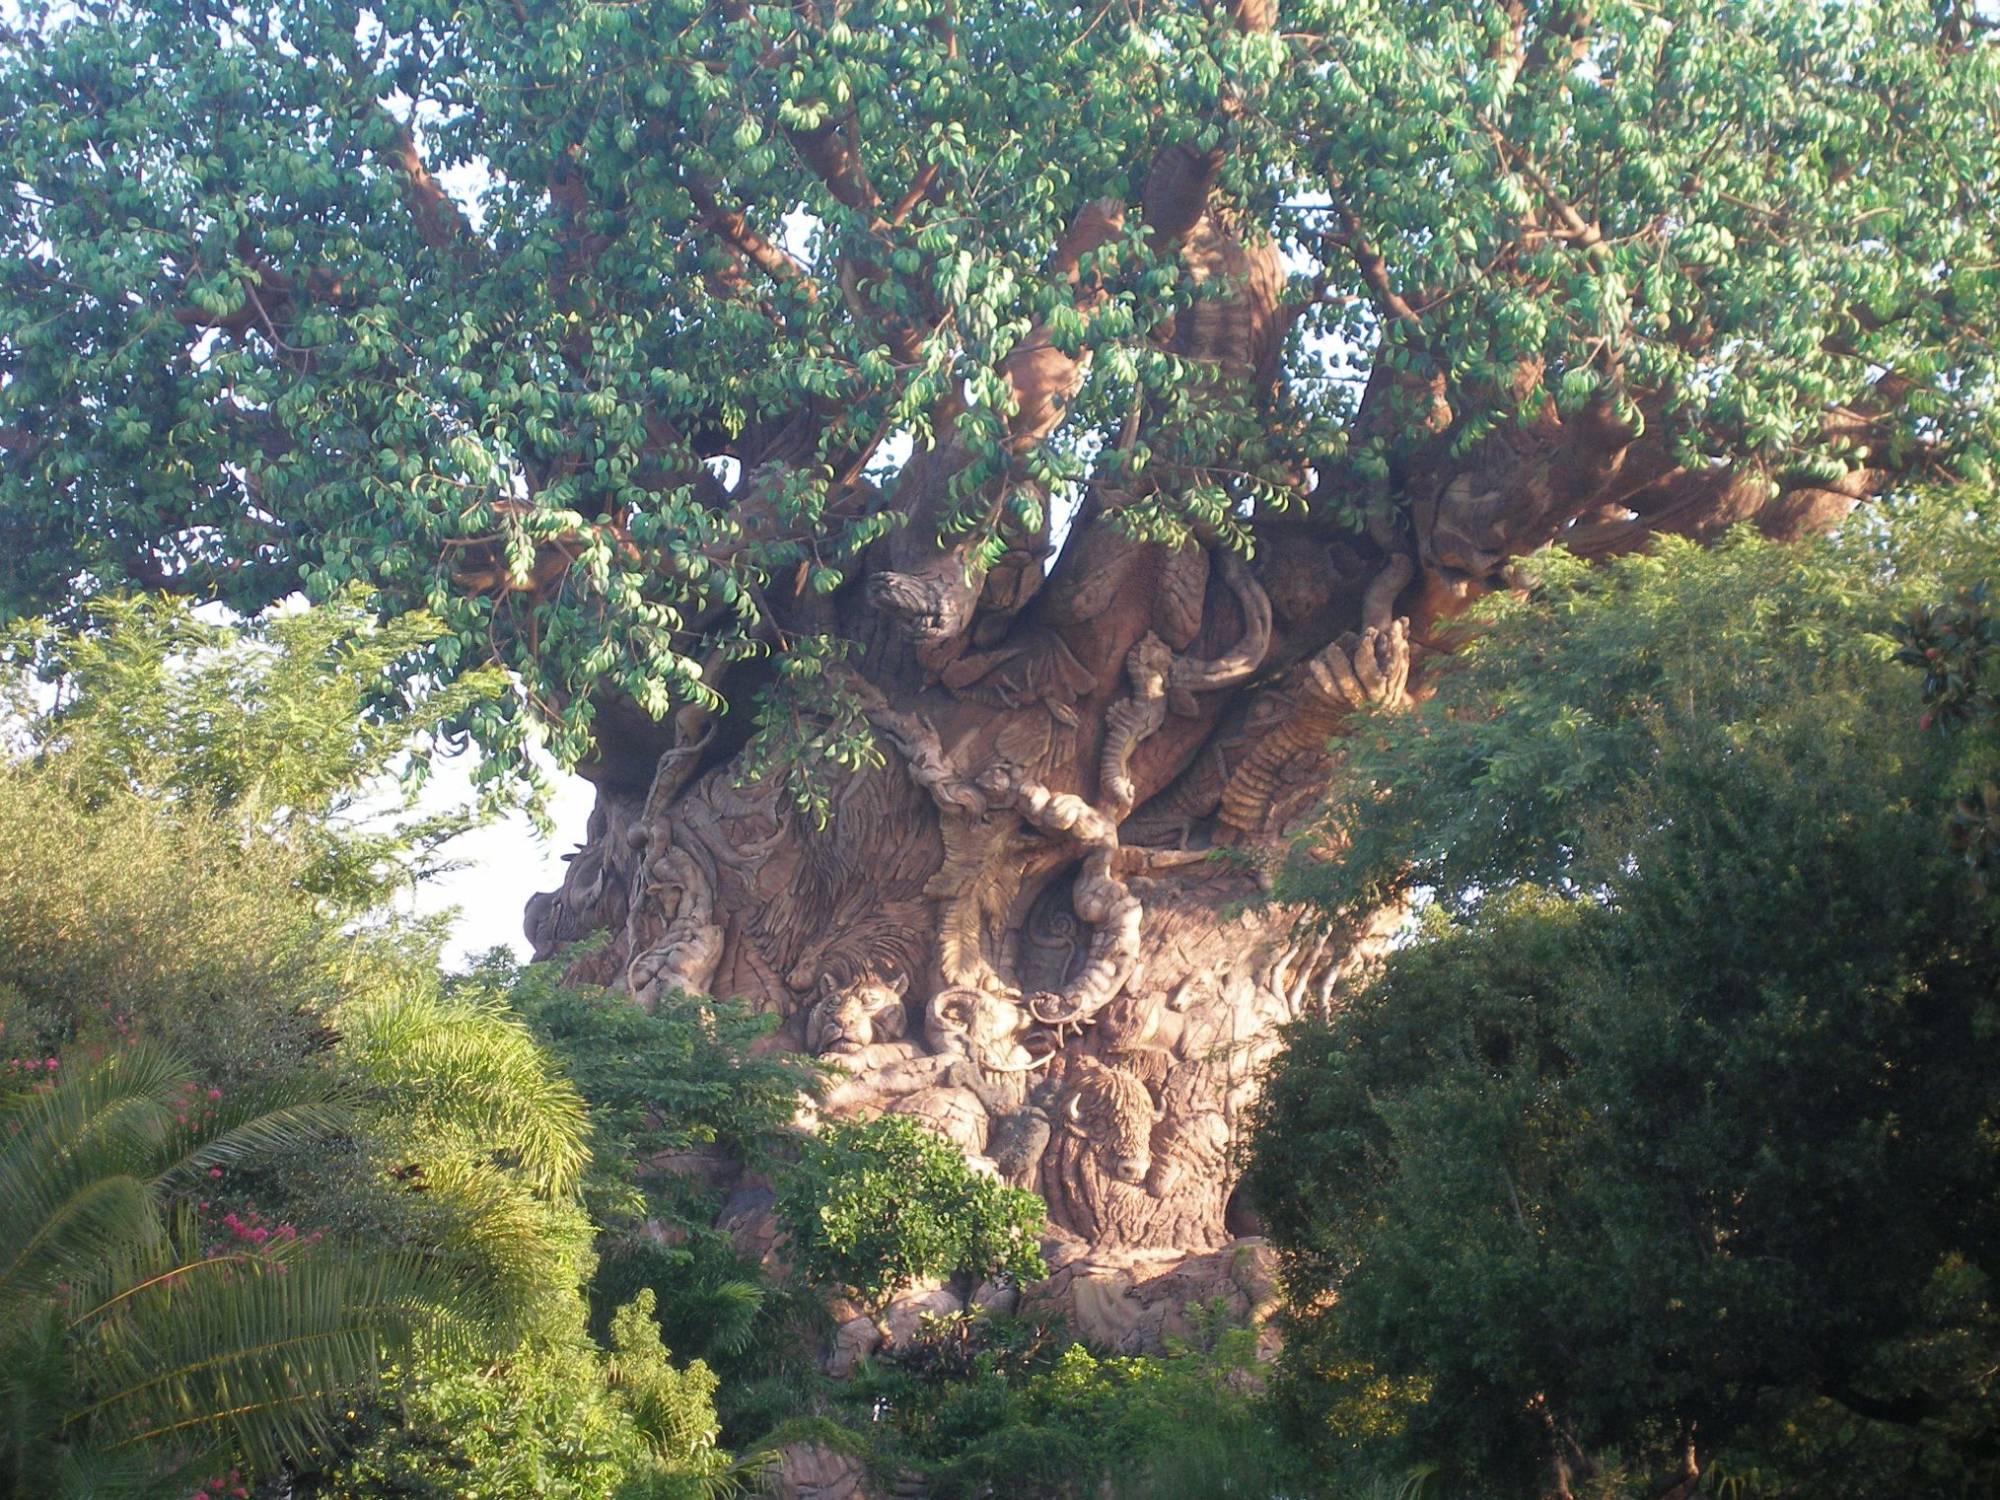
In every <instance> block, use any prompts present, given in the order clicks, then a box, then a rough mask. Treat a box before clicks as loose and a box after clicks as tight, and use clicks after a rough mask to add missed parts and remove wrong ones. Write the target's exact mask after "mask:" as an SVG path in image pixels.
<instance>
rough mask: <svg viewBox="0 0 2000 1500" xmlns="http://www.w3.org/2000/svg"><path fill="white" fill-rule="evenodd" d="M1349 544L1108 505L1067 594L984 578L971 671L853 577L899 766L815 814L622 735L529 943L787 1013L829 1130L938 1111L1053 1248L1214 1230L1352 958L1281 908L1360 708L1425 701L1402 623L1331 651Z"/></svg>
mask: <svg viewBox="0 0 2000 1500" xmlns="http://www.w3.org/2000/svg"><path fill="white" fill-rule="evenodd" d="M884 551H885V553H886V552H887V548H886V547H885V548H884ZM1308 552H1310V553H1311V555H1310V556H1308V555H1307V553H1308ZM1343 554H1344V555H1343ZM889 560H891V559H889V558H887V557H886V556H885V558H884V561H885V562H886V561H889ZM1356 562H1357V559H1356V558H1355V556H1354V554H1353V552H1352V549H1351V548H1350V547H1347V546H1345V545H1343V544H1337V543H1328V542H1325V541H1320V542H1317V543H1315V542H1313V541H1311V539H1309V538H1307V537H1304V536H1303V535H1302V536H1301V537H1299V538H1298V539H1296V542H1295V544H1294V546H1293V547H1292V548H1291V549H1289V550H1281V549H1278V548H1271V549H1269V550H1267V551H1266V552H1264V553H1263V554H1261V555H1260V558H1259V560H1257V561H1256V562H1253V563H1247V564H1246V563H1244V562H1242V561H1239V560H1238V559H1237V558H1235V557H1234V556H1233V555H1231V554H1228V553H1226V552H1222V551H1219V550H1213V549H1207V548H1198V547H1188V548H1185V549H1182V550H1180V551H1170V550H1168V549H1166V548H1165V547H1163V546H1158V545H1151V546H1137V545H1134V544H1133V543H1131V542H1130V541H1129V540H1127V539H1126V538H1125V537H1124V536H1123V535H1122V534H1120V532H1119V531H1118V530H1117V528H1116V526H1115V523H1114V521H1113V519H1112V518H1111V517H1108V516H1102V517H1097V518H1093V519H1088V520H1086V521H1084V522H1082V523H1081V525H1080V529H1079V531H1078V533H1077V534H1076V535H1075V536H1074V537H1073V538H1072V540H1071V542H1070V545H1069V546H1068V548H1067V549H1066V551H1065V554H1064V556H1063V558H1062V559H1061V561H1060V563H1059V564H1058V566H1057V567H1056V568H1055V569H1054V570H1053V572H1052V573H1051V575H1050V576H1049V578H1048V579H1047V581H1046V583H1043V582H1042V580H1041V579H1040V578H1039V576H1038V574H1039V570H1038V569H1035V570H1033V571H1032V572H1028V570H1025V569H1024V570H1022V571H1023V572H1024V573H1027V576H1026V577H1025V578H1024V577H1023V576H1020V575H1019V574H1008V573H1005V572H1004V570H1002V569H996V570H994V572H992V573H990V574H989V575H988V576H987V579H986V584H985V587H984V589H983V590H982V594H981V602H980V606H979V607H978V609H977V610H976V611H975V612H974V615H973V617H972V623H971V627H970V629H969V630H968V631H967V632H966V633H965V640H964V645H963V649H961V650H958V651H956V652H955V653H953V654H951V656H950V659H949V660H947V661H940V660H938V659H937V658H936V657H935V656H932V658H931V659H930V660H929V661H927V660H926V657H927V655H929V654H930V653H928V652H927V650H926V645H927V643H926V641H925V640H924V639H922V638H921V636H920V635H919V634H917V633H913V632H911V631H910V630H908V629H906V628H903V625H902V623H901V622H900V621H899V619H898V618H897V617H896V616H895V614H894V611H893V610H888V611H885V610H883V609H881V608H879V607H878V605H879V604H880V602H881V598H882V591H881V589H880V587H879V585H878V586H877V587H873V588H869V587H854V588H851V589H848V590H846V591H843V592H842V593H841V594H839V595H836V596H835V597H834V599H833V600H832V601H831V608H832V612H833V614H834V618H833V619H832V620H830V621H827V622H826V623H827V624H828V625H829V626H830V627H831V629H832V631H833V632H834V633H837V634H839V635H842V636H845V637H847V638H849V639H852V640H854V641H856V642H858V643H859V644H860V648H861V649H860V650H859V651H858V653H857V654H856V656H855V657H854V658H853V659H852V662H851V666H852V673H853V675H852V677H851V679H850V680H849V682H848V683H847V686H848V688H849V690H850V691H852V692H853V693H854V694H855V695H856V696H857V698H858V699H859V700H860V701H861V703H862V704H863V705H864V710H865V713H866V716H867V718H868V721H869V723H870V725H871V727H872V728H873V730H874V732H875V736H876V739H877V743H878V745H879V746H880V747H881V749H882V750H883V752H884V763H883V764H881V765H880V766H877V767H874V768H871V769H866V770H863V771H861V772H858V773H854V774H844V773H843V774H840V775H839V778H838V790H837V793H836V795H835V796H834V798H833V800H832V806H831V813H830V816H829V817H828V819H827V821H826V823H825V825H824V826H823V827H816V826H815V825H814V822H813V820H812V819H811V818H809V817H808V816H806V815H805V814H804V813H802V812H801V811H800V810H799V809H798V808H797V807H796V806H795V805H794V804H793V802H792V800H791V799H790V797H789V796H788V795H787V793H786V791H785V789H784V787H783V786H782V785H781V784H780V781H779V779H778V778H776V777H774V776H766V777H763V778H761V779H754V780H745V779H744V777H743V775H742V769H741V759H740V758H741V751H742V740H743V736H742V735H741V734H740V733H739V734H737V735H735V736H734V737H732V736H730V735H729V734H727V733H726V732H724V724H725V722H726V721H717V722H716V723H714V724H712V725H710V726H708V728H707V729H705V730H703V731H702V732H701V733H700V734H698V735H695V736H694V737H693V739H692V742H691V743H689V744H687V745H680V744H678V743H675V742H674V740H673V737H672V736H673V731H672V729H671V728H670V727H662V726H652V725H649V724H642V723H639V722H631V723H623V724H620V723H611V724H607V725H605V732H604V739H605V742H606V751H605V753H604V754H602V755H601V756H600V757H599V759H598V760H597V762H595V763H594V764H593V765H592V766H591V767H590V768H589V769H590V771H591V773H592V775H593V778H594V780H595V781H596V784H597V789H598V801H597V807H596V811H595V813H594V814H593V817H592V820H591V824H590V829H589V835H588V840H587V842H586V845H585V847H584V848H583V850H582V851H581V852H580V853H579V854H578V855H576V856H574V857H573V860H572V863H571V866H570V870H569V872H568V876H567V878H566V880H565V882H564V884H563V887H562V889H561V890H560V891H558V892H556V893H553V894H551V895H545V896H540V897H537V898H536V899H535V901H534V902H533V903H532V904H531V906H530V909H529V917H528V931H529V934H530V937H531V938H532V940H533V941H534V944H535V949H536V952H537V955H538V956H544V957H545V956H548V955H550V954H552V953H554V952H556V951H557V950H558V949H559V947H560V946H561V945H562V944H563V943H564V942H566V941H568V940H570V939H573V938H577V937H581V936H583V935H584V934H586V933H588V932H591V931H594V930H597V929H600V928H608V929H610V934H611V936H610V940H609V941H608V942H607V943H606V944H605V945H604V946H602V947H600V948H598V949H597V950H595V951H594V952H592V953H591V954H590V955H588V956H587V957H585V958H583V959H580V960H578V961H577V963H576V965H575V976H576V977H577V978H580V979H584V980H589V981H592V982H597V983H604V984H611V985H619V986H623V987H624V988H626V989H627V990H628V991H629V992H630V993H631V994H632V995H633V997H634V999H635V1000H637V1001H638V1002H640V1003H642V1004H645V1003H650V1002H651V1001H652V1000H653V999H654V998H655V997H656V996H657V995H659V994H660V993H661V992H662V990H664V989H667V988H670V987H678V988H681V989H684V990H688V991H693V992H703V993H713V994H717V995H725V996H740V997H742V998H743V999H744V1000H745V1001H747V1002H748V1003H749V1004H750V1005H751V1006H752V1007H753V1008H755V1009H757V1010H759V1011H763V1012H768V1013H771V1014H774V1015H776V1016H777V1017H778V1018H779V1019H780V1022H781V1029H780V1031H779V1037H780V1039H781V1040H782V1042H783V1044H784V1045H786V1046H788V1047H792V1048H796V1049H799V1050H802V1051H814V1052H818V1053H819V1054H821V1055H823V1056H828V1057H831V1058H834V1059H835V1060H836V1061H838V1062H839V1063H840V1064H841V1065H842V1066H844V1067H845V1068H846V1069H847V1070H848V1071H849V1072H850V1073H851V1074H852V1081H851V1083H843V1084H842V1085H841V1086H840V1087H839V1088H837V1089H836V1090H834V1092H833V1094H832V1096H831V1098H830V1099H829V1101H828V1103H827V1105H826V1109H827V1111H828V1112H829V1113H831V1114H835V1115H842V1116H845V1115H854V1114H869V1113H874V1112H877V1111H879V1110H882V1109H892V1110H897V1111H901V1112H905V1113H909V1114H913V1115H916V1116H917V1117H919V1118H921V1119H924V1120H926V1121H928V1122H930V1123H932V1124H933V1125H935V1126H936V1127H937V1128H938V1129H940V1130H942V1131H944V1132H945V1133H946V1134H948V1135H949V1136H950V1137H951V1138H952V1139H954V1140H956V1141H958V1142H959V1143H960V1144H961V1145H962V1146H963V1147H964V1148H965V1150H966V1151H967V1153H968V1155H969V1156H971V1157H972V1158H973V1159H974V1160H975V1162H979V1163H982V1164H990V1165H991V1167H992V1170H994V1171H995V1172H997V1173H998V1174H1000V1175H1002V1176H1004V1177H1005V1178H1006V1179H1007V1180H1009V1181H1010V1182H1013V1183H1015V1184H1017V1185H1020V1186H1025V1187H1033V1188H1036V1189H1037V1190H1039V1191H1040V1192H1041V1194H1042V1196H1043V1197H1044V1198H1045V1199H1046V1200H1047V1202H1048V1204H1049V1211H1050V1218H1051V1223H1052V1226H1053V1228H1054V1230H1055V1232H1056V1234H1057V1235H1058V1236H1059V1237H1061V1238H1065V1239H1068V1240H1070V1241H1072V1242H1073V1243H1074V1244H1076V1245H1077V1246H1084V1247H1089V1248H1090V1249H1091V1250H1093V1251H1095V1252H1098V1253H1100V1254H1114V1255H1116V1254H1125V1253H1130V1252H1171V1253H1173V1254H1190V1253H1195V1252H1201V1251H1207V1250H1214V1249H1217V1248H1219V1247H1221V1246H1223V1245H1224V1244H1226V1243H1227V1242H1228V1241H1229V1240H1230V1239H1231V1238H1232V1236H1233V1235H1234V1234H1235V1233H1236V1232H1237V1231H1238V1230H1240V1229H1241V1228H1242V1227H1243V1225H1244V1222H1245V1221H1244V1220H1243V1219H1242V1217H1241V1216H1240V1215H1233V1214H1232V1211H1231V1203H1230V1199H1231V1193H1232V1189H1233V1187H1234V1184H1235V1180H1236V1163H1235V1151H1234V1149H1233V1148H1234V1146H1235V1145H1236V1144H1237V1140H1238V1130H1239V1122H1240V1121H1241V1119H1242V1117H1243V1113H1244V1109H1245V1106H1246V1105H1247V1104H1248V1103H1249V1101H1250V1099H1251V1097H1252V1096H1253V1094H1254V1092H1255V1089H1256V1087H1257V1078H1258V1075H1259V1072H1260V1070H1261V1068H1262V1066H1263V1064H1264V1063H1265V1061H1266V1060H1267V1059H1268V1058H1269V1056H1270V1055H1271V1053H1272V1051H1273V1049H1274V1048H1275V1046H1276V1044H1277V1029H1278V1027H1279V1026H1280V1025H1282V1024H1283V1023H1284V1022H1286V1021H1288V1020H1292V1019H1295V1018H1296V1017H1298V1016H1299V1015H1301V1014H1302V1013H1304V1012H1306V1011H1307V1010H1310V1009H1313V1008H1315V1007H1321V1006H1324V1004H1325V1003H1326V1001H1327V998H1328V996H1329V993H1330V991H1331V989H1332V987H1333V985H1334V982H1335V980H1336V979H1337V978H1338V977H1339V976H1340V974H1341V973H1342V972H1343V970H1344V969H1345V968H1346V967H1347V966H1348V965H1350V964H1352V963H1353V962H1354V959H1355V957H1356V955H1357V953H1358V952H1360V951H1362V948H1360V947H1357V946H1356V945H1355V944H1354V943H1353V942H1352V941H1351V940H1348V941H1342V940H1336V939H1333V938H1331V937H1327V936H1317V935H1310V933H1309V931H1308V929H1307V928H1306V927H1304V926H1302V925H1300V924H1298V922H1297V914H1296V913H1295V912H1293V911H1290V910H1288V909H1285V908H1282V907H1270V906H1260V905H1259V904H1258V898H1259V897H1260V894H1261V892H1260V881H1261V877H1262V876H1263V873H1264V872H1265V871H1266V870H1267V869H1268V868H1269V866H1270V864H1271V862H1272V861H1274V860H1276V859H1277V858H1279V857H1280V856H1281V854H1282V850H1283V848H1284V835H1285V833H1286V831H1287V830H1288V829H1290V828H1291V827H1292V826H1293V825H1294V824H1296V822H1297V821H1298V820H1299V819H1300V818H1301V816H1302V815H1304V814H1305V813H1307V812H1309V811H1310V810H1311V808H1312V806H1313V803H1314V800H1315V797H1316V794H1317V793H1318V791H1319V790H1320V788H1321V786H1322V785H1323V783H1324V779H1325V776H1326V772H1327V770H1328V765H1329V760H1328V753H1327V749H1326V743H1327V737H1328V734H1329V733H1330V732H1331V731H1332V729H1333V728H1334V727H1335V725H1336V723H1337V719H1338V715H1339V713H1340V712H1342V711H1343V710H1345V709H1347V708H1348V707H1351V706H1352V705H1353V704H1354V703H1355V702H1357V701H1368V700H1370V699H1387V700H1390V701H1396V700H1399V699H1400V698H1401V697H1402V695H1403V693H1404V691H1405V682H1406V679H1407V671H1408V660H1409V637H1408V630H1407V625H1406V622H1404V621H1402V620H1396V621H1394V622H1392V623H1391V624H1389V626H1388V627H1387V628H1386V629H1374V628H1369V629H1365V631H1363V632H1356V631H1353V630H1345V631H1342V632H1341V633H1340V635H1339V638H1338V639H1337V640H1329V637H1331V636H1332V635H1333V634H1334V627H1335V626H1337V625H1361V624H1362V623H1363V622H1362V621H1361V618H1360V611H1361V607H1362V602H1363V598H1364V596H1365V595H1366V593H1367V589H1366V587H1365V584H1366V581H1367V578H1366V576H1365V575H1366V574H1367V572H1368V570H1367V569H1366V568H1365V567H1357V566H1356ZM884 571H888V570H887V569H885V570H884ZM874 576H875V577H879V576H880V574H879V573H878V574H875V575H874ZM1343 577H1347V578H1351V579H1352V580H1353V582H1354V584H1356V585H1360V586H1358V587H1349V588H1347V589H1345V590H1343V589H1341V588H1340V587H1339V584H1340V581H1341V580H1342V578H1343ZM996 580H1003V581H1004V590H996V586H995V584H996ZM996 593H1001V594H1002V595H1003V597H1002V601H1001V602H1000V603H999V604H997V605H996V604H994V603H993V599H994V596H995V595H996ZM1027 596H1031V597H1027ZM871 601H872V602H871ZM1010 606H1011V607H1010ZM1315 642H1319V643H1320V644H1318V646H1317V649H1315V646H1314V643H1315ZM682 729H683V732H685V729H686V725H685V722H684V723H683V726H682ZM663 733H665V734H666V735H667V736H668V739H667V742H666V743H665V744H664V745H662V744H661V743H660V736H661V735H662V734H663ZM649 741H650V742H649ZM1365 946H1366V945H1365V943H1364V944H1363V945H1362V947H1365Z"/></svg>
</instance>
